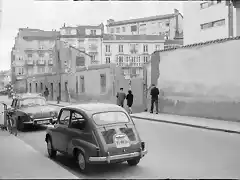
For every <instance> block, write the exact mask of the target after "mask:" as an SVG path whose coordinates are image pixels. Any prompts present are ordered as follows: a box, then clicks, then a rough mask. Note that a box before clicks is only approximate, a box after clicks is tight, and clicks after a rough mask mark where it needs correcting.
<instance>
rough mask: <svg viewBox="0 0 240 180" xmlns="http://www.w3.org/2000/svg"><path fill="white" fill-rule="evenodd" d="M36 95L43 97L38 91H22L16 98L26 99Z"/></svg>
mask: <svg viewBox="0 0 240 180" xmlns="http://www.w3.org/2000/svg"><path fill="white" fill-rule="evenodd" d="M34 97H42V96H41V94H38V93H22V94H16V96H15V98H17V99H25V98H34Z"/></svg>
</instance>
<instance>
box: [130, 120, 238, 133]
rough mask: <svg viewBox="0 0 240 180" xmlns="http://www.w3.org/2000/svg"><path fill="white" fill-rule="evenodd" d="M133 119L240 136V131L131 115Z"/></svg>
mask: <svg viewBox="0 0 240 180" xmlns="http://www.w3.org/2000/svg"><path fill="white" fill-rule="evenodd" d="M131 117H132V118H136V119H142V120H147V121H155V122H159V123H161V122H162V123H168V124H176V125H180V126H188V127H193V128H200V129H207V130H212V131H221V132H227V133H233V134H240V131H235V130H228V129H220V128H212V127H209V126H200V125H194V124H187V123H180V122H170V121H166V120H161V119H159V120H156V119H151V118H143V117H138V116H134V115H131Z"/></svg>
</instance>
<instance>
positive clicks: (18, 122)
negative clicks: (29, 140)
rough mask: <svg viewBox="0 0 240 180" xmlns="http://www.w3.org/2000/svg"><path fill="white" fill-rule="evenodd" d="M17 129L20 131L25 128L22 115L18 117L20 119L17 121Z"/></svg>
mask: <svg viewBox="0 0 240 180" xmlns="http://www.w3.org/2000/svg"><path fill="white" fill-rule="evenodd" d="M17 130H19V131H23V130H24V124H23V122H22V119H21V118H20V117H18V121H17Z"/></svg>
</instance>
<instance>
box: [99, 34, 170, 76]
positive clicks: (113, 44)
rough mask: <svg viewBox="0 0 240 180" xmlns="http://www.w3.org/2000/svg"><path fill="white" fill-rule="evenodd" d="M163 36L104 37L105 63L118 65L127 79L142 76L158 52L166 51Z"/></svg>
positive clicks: (110, 35) (106, 35)
mask: <svg viewBox="0 0 240 180" xmlns="http://www.w3.org/2000/svg"><path fill="white" fill-rule="evenodd" d="M164 42H165V39H164V36H161V35H112V34H105V35H104V36H103V48H102V51H103V52H102V54H103V58H102V59H103V62H104V63H105V64H108V63H116V64H117V65H118V66H120V67H122V68H123V72H124V75H125V77H126V78H127V79H130V78H131V77H134V76H142V73H143V65H144V64H145V63H147V62H148V61H149V60H150V55H151V54H152V53H153V52H154V51H156V50H162V49H164Z"/></svg>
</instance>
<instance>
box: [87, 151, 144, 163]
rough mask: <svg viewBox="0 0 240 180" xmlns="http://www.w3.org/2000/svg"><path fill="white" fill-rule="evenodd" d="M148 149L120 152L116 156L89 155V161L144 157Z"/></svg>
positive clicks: (108, 161)
mask: <svg viewBox="0 0 240 180" xmlns="http://www.w3.org/2000/svg"><path fill="white" fill-rule="evenodd" d="M147 152H148V151H147V150H143V151H141V152H134V153H128V154H120V155H114V156H105V157H89V162H92V163H94V162H107V163H110V162H111V161H118V160H125V159H132V158H136V157H140V158H142V157H143V156H144V155H146V154H147Z"/></svg>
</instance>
